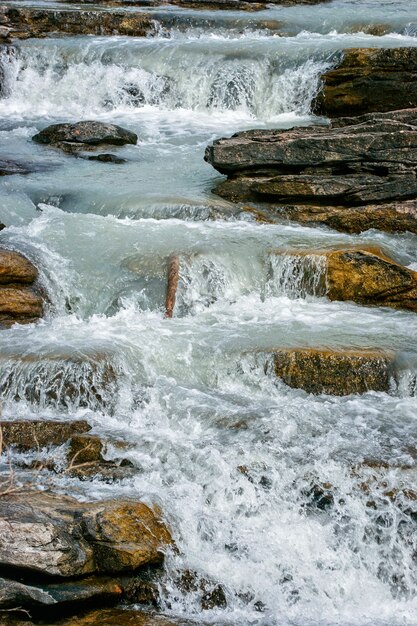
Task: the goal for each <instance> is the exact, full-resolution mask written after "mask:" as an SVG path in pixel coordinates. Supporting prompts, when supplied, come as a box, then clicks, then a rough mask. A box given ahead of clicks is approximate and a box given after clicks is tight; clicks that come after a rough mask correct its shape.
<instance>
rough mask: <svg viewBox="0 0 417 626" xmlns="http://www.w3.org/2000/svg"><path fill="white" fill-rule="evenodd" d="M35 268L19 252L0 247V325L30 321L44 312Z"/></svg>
mask: <svg viewBox="0 0 417 626" xmlns="http://www.w3.org/2000/svg"><path fill="white" fill-rule="evenodd" d="M37 278H38V270H37V269H36V267H35V266H34V265H33V264H32V263H31V262H30V261H29V260H28V259H27V258H26V257H24V256H23V255H22V254H20V253H18V252H13V251H11V250H4V249H0V327H2V326H3V327H6V328H7V327H8V326H12V325H13V324H14V323H16V322H18V323H20V324H25V323H30V322H34V321H36V320H38V319H39V318H40V317H41V316H42V314H43V299H42V297H41V294H40V290H39V289H38V288H37V286H36V280H37Z"/></svg>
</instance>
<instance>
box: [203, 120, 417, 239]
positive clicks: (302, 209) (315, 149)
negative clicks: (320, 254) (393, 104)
mask: <svg viewBox="0 0 417 626" xmlns="http://www.w3.org/2000/svg"><path fill="white" fill-rule="evenodd" d="M205 159H206V160H207V161H208V162H209V163H211V164H212V165H213V167H215V168H216V169H217V170H218V171H219V172H220V173H222V174H226V175H227V177H228V178H227V180H225V181H223V182H221V183H220V184H219V185H218V186H217V187H216V189H215V190H214V191H215V193H217V194H218V195H220V196H222V197H223V198H226V199H227V200H231V201H232V202H239V203H246V204H248V203H249V204H250V208H255V209H266V210H268V211H269V212H270V213H272V214H274V215H275V216H276V217H281V218H282V217H284V218H286V219H295V220H297V219H300V221H302V222H304V223H323V222H324V223H326V224H328V225H334V226H335V227H336V228H338V229H340V230H344V229H346V230H348V231H349V232H360V231H361V230H366V229H367V228H375V227H376V228H381V229H383V230H387V231H393V232H401V231H404V230H410V231H412V232H417V211H416V209H417V181H416V170H417V108H413V109H408V110H404V111H395V112H391V113H382V114H379V113H375V114H370V115H365V116H363V117H361V118H357V119H356V118H341V119H340V120H336V121H335V122H333V123H332V124H331V125H330V126H329V127H328V126H310V127H306V128H292V129H290V130H252V131H245V132H242V133H237V134H236V135H233V136H232V137H230V138H228V139H218V140H217V141H215V142H214V143H213V144H212V145H211V146H208V148H207V150H206V154H205Z"/></svg>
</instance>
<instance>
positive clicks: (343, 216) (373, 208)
mask: <svg viewBox="0 0 417 626" xmlns="http://www.w3.org/2000/svg"><path fill="white" fill-rule="evenodd" d="M249 210H250V209H249ZM269 212H270V213H269V214H270V215H271V216H274V217H278V218H285V219H288V220H292V221H295V222H300V223H301V224H308V225H319V224H323V225H326V226H329V227H330V228H334V229H335V230H339V231H342V232H346V233H361V232H363V231H365V230H369V229H370V228H375V229H378V230H383V231H386V232H389V233H396V232H398V233H401V232H405V231H409V232H410V233H415V234H417V200H403V201H402V202H386V203H384V204H368V205H363V206H357V207H349V208H347V207H345V206H329V205H326V206H319V205H307V204H305V205H302V204H299V205H294V204H292V205H288V204H287V205H274V204H272V205H270V206H269Z"/></svg>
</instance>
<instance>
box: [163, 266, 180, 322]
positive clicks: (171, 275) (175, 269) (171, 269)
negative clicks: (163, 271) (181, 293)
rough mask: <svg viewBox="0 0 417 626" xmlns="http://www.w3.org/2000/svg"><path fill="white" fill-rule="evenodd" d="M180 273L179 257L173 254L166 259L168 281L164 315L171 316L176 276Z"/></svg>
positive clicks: (175, 291) (176, 283) (175, 292)
mask: <svg viewBox="0 0 417 626" xmlns="http://www.w3.org/2000/svg"><path fill="white" fill-rule="evenodd" d="M179 273H180V258H179V256H178V255H176V254H173V255H172V256H171V257H170V258H169V261H168V283H167V295H166V298H165V317H172V315H173V311H174V306H175V299H176V297H177V287H178V277H179Z"/></svg>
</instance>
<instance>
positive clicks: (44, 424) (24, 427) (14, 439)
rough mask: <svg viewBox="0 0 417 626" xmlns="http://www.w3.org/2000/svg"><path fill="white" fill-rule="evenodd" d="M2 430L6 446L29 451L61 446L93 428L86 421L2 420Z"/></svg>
mask: <svg viewBox="0 0 417 626" xmlns="http://www.w3.org/2000/svg"><path fill="white" fill-rule="evenodd" d="M0 429H1V432H2V435H3V445H4V446H7V447H9V446H13V447H14V448H16V449H17V450H20V451H27V450H37V449H39V448H47V447H50V446H60V445H62V444H64V443H65V442H66V441H68V439H69V438H70V437H72V436H73V435H76V434H79V433H86V432H88V431H89V430H90V429H91V426H89V424H88V423H87V422H86V421H85V420H73V421H66V422H64V421H61V422H58V421H56V420H42V419H40V420H17V421H14V422H10V421H6V420H2V421H1V422H0Z"/></svg>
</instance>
